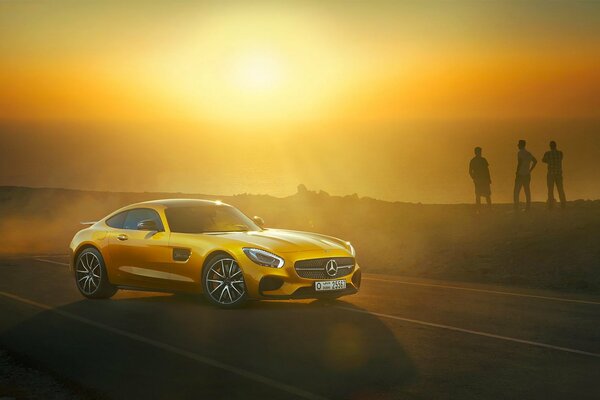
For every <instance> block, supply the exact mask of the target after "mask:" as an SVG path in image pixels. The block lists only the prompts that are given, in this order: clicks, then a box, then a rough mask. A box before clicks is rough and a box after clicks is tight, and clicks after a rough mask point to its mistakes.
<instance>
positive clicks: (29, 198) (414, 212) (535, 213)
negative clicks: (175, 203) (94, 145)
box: [0, 186, 600, 292]
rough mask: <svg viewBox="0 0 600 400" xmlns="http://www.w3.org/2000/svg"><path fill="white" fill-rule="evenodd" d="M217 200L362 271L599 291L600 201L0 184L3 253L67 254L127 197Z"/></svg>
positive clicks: (129, 199) (0, 244)
mask: <svg viewBox="0 0 600 400" xmlns="http://www.w3.org/2000/svg"><path fill="white" fill-rule="evenodd" d="M172 197H182V198H203V199H213V200H216V199H220V200H222V201H225V202H227V203H229V204H232V205H234V206H237V207H239V208H240V209H241V210H242V211H243V212H245V213H246V214H247V215H250V216H253V215H259V216H261V217H263V218H264V219H265V221H266V224H267V226H268V227H274V228H285V229H297V230H305V231H314V232H320V233H324V234H328V235H333V236H337V237H342V238H344V239H347V240H350V241H351V242H352V243H353V244H354V245H355V247H356V250H357V254H358V262H359V263H360V265H361V266H362V267H363V268H364V270H365V271H366V272H370V273H386V274H397V275H403V276H415V277H427V278H434V279H453V280H462V281H473V282H488V283H489V282H493V283H502V284H511V285H517V286H526V287H542V288H553V289H563V290H576V291H589V292H597V291H598V290H600V272H599V271H600V261H599V260H600V253H599V252H598V249H600V243H599V242H598V238H599V237H600V201H576V202H571V203H569V208H568V209H567V210H566V211H562V212H561V211H558V210H557V211H555V212H548V211H547V210H545V205H544V204H541V203H536V204H534V206H533V210H532V212H530V213H528V214H523V215H518V214H517V215H515V214H514V213H512V211H511V210H512V205H501V206H497V207H495V208H494V209H493V210H492V211H489V212H486V213H482V214H479V215H478V214H475V213H474V212H473V208H472V206H470V205H424V204H410V203H401V202H386V201H381V200H375V199H372V198H365V197H363V198H360V197H358V196H356V195H350V196H332V195H330V194H328V193H326V192H323V191H312V190H307V189H306V188H305V187H304V186H300V187H299V188H298V191H297V192H296V193H295V194H293V195H291V196H287V197H283V198H277V197H273V196H267V195H248V194H243V195H236V196H210V195H199V194H181V193H113V192H91V191H74V190H64V189H29V188H14V187H13V188H11V187H3V188H0V235H2V237H3V238H4V239H3V240H2V242H0V254H3V255H7V254H12V255H14V254H40V253H55V254H64V253H66V251H67V246H68V243H69V241H70V239H71V237H72V236H73V234H74V233H75V232H76V231H77V230H79V229H82V228H83V226H82V225H80V224H79V222H80V221H89V220H97V219H100V218H102V217H104V216H105V215H107V214H108V213H109V212H111V211H113V210H115V209H117V208H119V207H121V206H125V205H128V204H130V203H134V202H138V201H145V200H151V199H160V198H172Z"/></svg>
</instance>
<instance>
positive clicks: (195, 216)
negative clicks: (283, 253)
mask: <svg viewBox="0 0 600 400" xmlns="http://www.w3.org/2000/svg"><path fill="white" fill-rule="evenodd" d="M165 214H166V215H167V222H168V223H169V228H170V229H171V232H179V233H206V232H245V231H258V230H260V228H259V227H258V225H256V224H255V223H254V221H252V220H251V219H250V218H248V217H246V216H245V215H244V214H242V212H241V211H239V210H238V209H237V208H235V207H231V206H228V205H217V204H206V205H197V206H189V207H172V208H167V209H166V210H165Z"/></svg>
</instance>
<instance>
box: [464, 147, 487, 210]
mask: <svg viewBox="0 0 600 400" xmlns="http://www.w3.org/2000/svg"><path fill="white" fill-rule="evenodd" d="M469 175H471V178H472V179H473V183H474V184H475V204H477V209H479V208H480V207H481V196H483V197H485V200H486V201H487V204H488V207H491V206H492V191H491V189H490V185H491V184H492V179H491V178H490V169H489V164H488V162H487V160H486V159H485V158H483V157H481V147H475V157H473V158H472V159H471V162H470V163H469Z"/></svg>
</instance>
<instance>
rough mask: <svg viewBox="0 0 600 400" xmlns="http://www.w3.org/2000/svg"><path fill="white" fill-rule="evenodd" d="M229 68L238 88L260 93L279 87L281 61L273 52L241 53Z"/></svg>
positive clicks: (281, 73) (281, 77)
mask: <svg viewBox="0 0 600 400" xmlns="http://www.w3.org/2000/svg"><path fill="white" fill-rule="evenodd" d="M231 70H232V71H231V72H232V77H231V79H232V82H233V83H234V85H236V86H237V87H238V88H239V89H242V90H246V91H249V92H254V93H260V92H266V91H276V90H277V89H280V88H281V83H282V80H283V71H282V62H281V60H280V59H278V58H277V57H276V56H275V55H273V54H268V53H260V52H255V53H253V52H250V53H248V54H242V55H241V56H239V57H237V58H235V59H234V61H233V65H232V68H231Z"/></svg>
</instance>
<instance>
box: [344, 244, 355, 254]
mask: <svg viewBox="0 0 600 400" xmlns="http://www.w3.org/2000/svg"><path fill="white" fill-rule="evenodd" d="M346 246H348V250H350V254H352V257H356V250H354V246H352V244H350V242H346Z"/></svg>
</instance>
